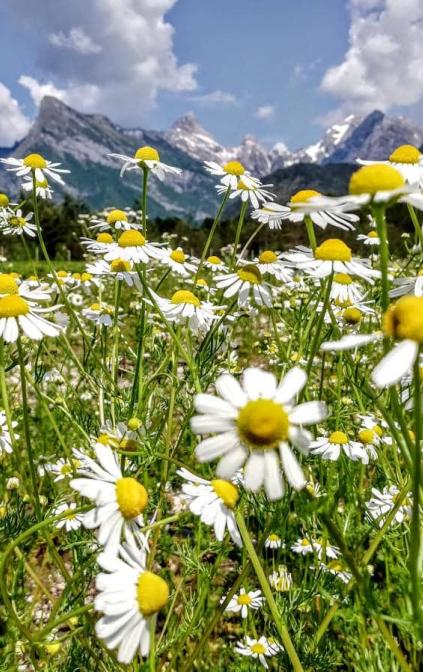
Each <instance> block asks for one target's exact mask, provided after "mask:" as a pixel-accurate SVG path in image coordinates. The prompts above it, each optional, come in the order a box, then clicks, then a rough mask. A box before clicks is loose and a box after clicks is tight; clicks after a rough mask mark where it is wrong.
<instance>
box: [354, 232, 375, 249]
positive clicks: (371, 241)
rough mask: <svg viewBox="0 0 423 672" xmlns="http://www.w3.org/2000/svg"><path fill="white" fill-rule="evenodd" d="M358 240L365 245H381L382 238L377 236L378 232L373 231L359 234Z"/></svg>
mask: <svg viewBox="0 0 423 672" xmlns="http://www.w3.org/2000/svg"><path fill="white" fill-rule="evenodd" d="M357 240H359V241H360V242H362V243H364V245H372V246H375V245H380V238H379V236H378V235H377V231H375V230H374V229H372V230H371V231H369V232H368V233H359V234H358V236H357Z"/></svg>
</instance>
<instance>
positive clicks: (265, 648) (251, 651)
mask: <svg viewBox="0 0 423 672" xmlns="http://www.w3.org/2000/svg"><path fill="white" fill-rule="evenodd" d="M281 648H282V647H281V645H280V644H278V645H277V648H275V646H274V644H273V643H269V640H267V639H266V637H260V639H254V638H253V637H248V635H246V636H245V639H244V641H242V642H238V644H237V645H236V646H235V651H236V652H237V653H239V654H240V655H241V656H248V657H249V658H253V659H257V658H258V660H259V662H260V663H261V665H263V667H264V668H265V669H266V670H267V669H268V668H269V665H268V663H267V660H266V658H270V657H272V656H275V655H276V654H277V653H278V651H280V650H281Z"/></svg>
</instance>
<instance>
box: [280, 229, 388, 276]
mask: <svg viewBox="0 0 423 672" xmlns="http://www.w3.org/2000/svg"><path fill="white" fill-rule="evenodd" d="M284 258H286V259H287V260H288V261H290V262H292V264H293V265H294V266H295V267H296V268H298V269H301V270H303V271H305V272H306V273H309V274H310V275H312V276H314V277H315V278H326V277H327V276H328V275H331V274H332V273H344V274H346V275H352V276H354V275H357V276H358V277H360V278H363V279H364V280H366V281H367V282H370V283H372V282H373V278H378V277H380V273H379V271H375V270H373V269H372V268H371V267H370V265H369V263H368V261H367V260H364V259H358V258H357V257H353V256H352V250H351V248H350V247H348V245H346V243H344V241H343V240H340V239H339V238H328V239H327V240H324V241H323V242H322V243H321V244H320V245H318V246H317V247H316V249H315V250H314V251H313V250H311V249H310V248H307V247H303V246H302V245H300V246H298V247H297V248H296V249H295V250H294V251H292V252H287V253H286V254H285V255H284Z"/></svg>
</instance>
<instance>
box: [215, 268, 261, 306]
mask: <svg viewBox="0 0 423 672" xmlns="http://www.w3.org/2000/svg"><path fill="white" fill-rule="evenodd" d="M216 287H217V288H218V289H222V290H224V291H223V296H224V297H225V298H230V297H232V296H235V294H238V306H245V305H246V304H247V303H248V302H249V300H250V299H253V300H254V302H255V303H256V304H257V305H259V306H266V307H267V308H271V306H272V295H271V288H270V285H268V284H267V282H264V280H263V278H262V275H261V273H260V271H259V269H258V267H257V266H256V265H255V264H246V265H245V266H241V267H240V268H238V269H237V270H236V271H235V273H229V274H224V275H216Z"/></svg>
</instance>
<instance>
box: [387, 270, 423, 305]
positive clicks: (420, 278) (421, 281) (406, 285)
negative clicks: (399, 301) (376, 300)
mask: <svg viewBox="0 0 423 672" xmlns="http://www.w3.org/2000/svg"><path fill="white" fill-rule="evenodd" d="M394 285H395V287H394V288H393V289H391V291H390V292H389V296H390V297H391V298H392V299H394V298H396V297H397V296H403V295H404V294H411V295H414V296H423V270H420V271H419V272H418V274H417V276H416V277H415V278H394Z"/></svg>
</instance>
